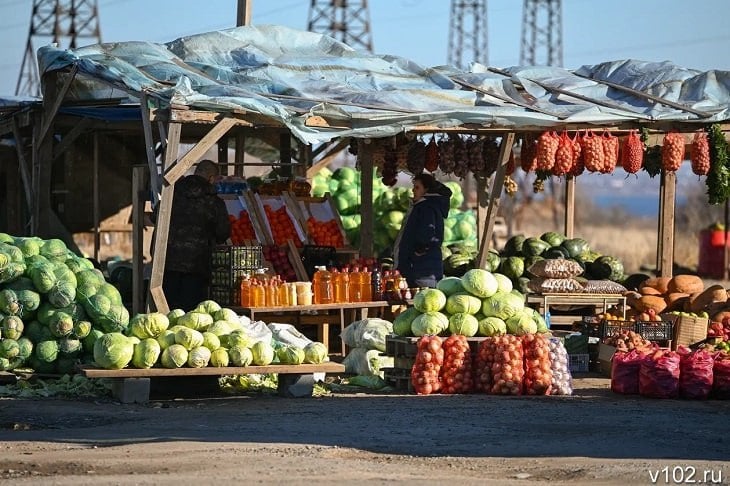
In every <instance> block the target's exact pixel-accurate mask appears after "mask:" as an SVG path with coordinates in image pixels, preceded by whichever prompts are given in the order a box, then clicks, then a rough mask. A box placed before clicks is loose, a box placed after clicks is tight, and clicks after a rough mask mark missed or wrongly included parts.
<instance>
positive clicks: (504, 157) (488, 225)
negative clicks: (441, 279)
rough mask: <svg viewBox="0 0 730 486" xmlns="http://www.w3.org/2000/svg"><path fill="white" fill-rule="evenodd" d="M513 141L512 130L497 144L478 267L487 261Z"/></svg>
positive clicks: (482, 266) (481, 266)
mask: <svg viewBox="0 0 730 486" xmlns="http://www.w3.org/2000/svg"><path fill="white" fill-rule="evenodd" d="M514 143H515V134H514V132H509V133H507V134H505V135H503V136H502V143H501V144H500V145H499V161H498V164H499V165H498V166H497V172H496V173H495V174H494V179H492V191H491V196H490V198H489V209H487V218H486V221H485V223H484V233H482V240H481V243H480V244H479V256H478V257H477V263H478V266H479V268H484V264H485V263H486V261H487V250H489V243H490V242H491V241H492V230H493V229H494V220H495V218H496V217H497V212H498V211H499V204H500V198H501V196H502V187H503V186H504V176H505V173H506V172H507V163H508V162H509V155H510V152H511V151H512V145H513V144H514Z"/></svg>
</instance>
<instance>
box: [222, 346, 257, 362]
mask: <svg viewBox="0 0 730 486" xmlns="http://www.w3.org/2000/svg"><path fill="white" fill-rule="evenodd" d="M228 357H229V358H230V362H231V364H232V365H233V366H248V365H250V364H251V362H252V361H253V354H251V350H250V349H248V348H246V347H243V346H232V347H231V348H230V349H228Z"/></svg>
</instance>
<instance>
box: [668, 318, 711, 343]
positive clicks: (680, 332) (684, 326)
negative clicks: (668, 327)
mask: <svg viewBox="0 0 730 486" xmlns="http://www.w3.org/2000/svg"><path fill="white" fill-rule="evenodd" d="M661 317H662V319H664V320H666V321H670V322H673V323H674V339H673V340H672V349H677V347H678V346H691V345H693V344H696V343H699V342H701V341H704V340H705V339H707V328H708V326H709V324H710V320H709V319H707V318H706V317H691V316H678V315H676V314H662V316H661Z"/></svg>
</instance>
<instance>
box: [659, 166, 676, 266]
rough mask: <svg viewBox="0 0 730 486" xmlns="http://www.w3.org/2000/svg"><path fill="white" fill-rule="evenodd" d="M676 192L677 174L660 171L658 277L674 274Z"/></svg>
mask: <svg viewBox="0 0 730 486" xmlns="http://www.w3.org/2000/svg"><path fill="white" fill-rule="evenodd" d="M676 190H677V173H676V172H664V171H662V182H661V186H660V191H661V192H662V194H663V207H662V213H661V216H660V217H661V220H662V227H661V233H660V235H659V238H660V241H661V249H662V250H661V267H660V269H659V272H660V273H659V276H661V277H671V276H672V275H673V272H674V268H673V265H674V209H675V207H674V206H675V195H676Z"/></svg>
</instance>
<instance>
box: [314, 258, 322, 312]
mask: <svg viewBox="0 0 730 486" xmlns="http://www.w3.org/2000/svg"><path fill="white" fill-rule="evenodd" d="M321 272H322V267H314V275H312V302H313V303H314V304H319V303H320V302H319V301H320V299H321V297H320V289H319V277H320V276H321V275H322V273H321Z"/></svg>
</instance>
